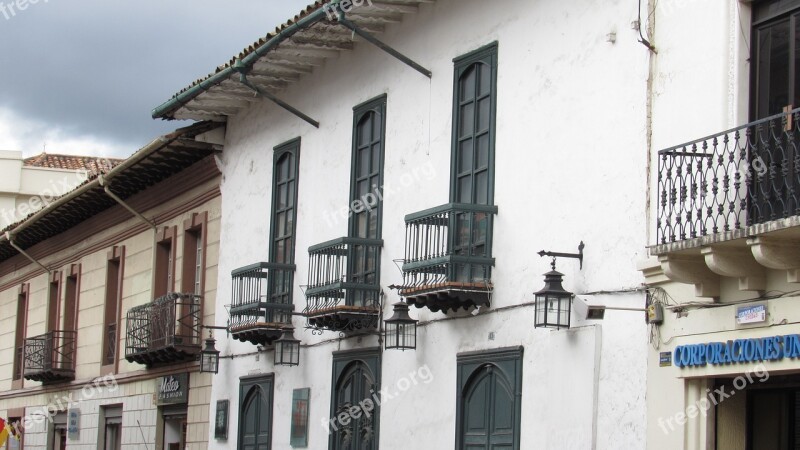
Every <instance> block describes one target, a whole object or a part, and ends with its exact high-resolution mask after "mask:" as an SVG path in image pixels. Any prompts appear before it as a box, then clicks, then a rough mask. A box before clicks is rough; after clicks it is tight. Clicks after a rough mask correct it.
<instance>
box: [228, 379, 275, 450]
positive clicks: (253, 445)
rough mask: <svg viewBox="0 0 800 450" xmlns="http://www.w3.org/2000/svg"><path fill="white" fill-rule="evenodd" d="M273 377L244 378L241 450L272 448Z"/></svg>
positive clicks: (240, 409) (240, 392)
mask: <svg viewBox="0 0 800 450" xmlns="http://www.w3.org/2000/svg"><path fill="white" fill-rule="evenodd" d="M274 382H275V380H274V378H273V376H272V375H269V376H266V377H264V376H259V377H257V378H252V377H244V378H242V379H241V381H240V383H239V439H238V445H237V448H238V449H239V450H250V449H252V450H270V449H271V448H272V393H273V386H274V384H275V383H274Z"/></svg>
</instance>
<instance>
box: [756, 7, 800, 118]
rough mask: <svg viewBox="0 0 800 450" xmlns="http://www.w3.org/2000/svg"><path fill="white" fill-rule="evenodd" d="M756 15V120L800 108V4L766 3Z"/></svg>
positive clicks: (758, 8)
mask: <svg viewBox="0 0 800 450" xmlns="http://www.w3.org/2000/svg"><path fill="white" fill-rule="evenodd" d="M753 12H754V14H753V46H752V52H753V55H752V58H751V61H753V63H754V65H753V76H752V80H753V88H752V95H753V102H752V108H751V114H752V115H753V116H754V117H753V119H754V120H755V119H761V118H764V117H768V116H771V115H774V114H780V113H782V112H783V111H784V110H786V109H792V108H797V107H800V46H798V45H797V44H796V43H797V42H798V39H800V1H786V0H782V1H766V2H761V3H758V4H756V5H755V6H754V11H753Z"/></svg>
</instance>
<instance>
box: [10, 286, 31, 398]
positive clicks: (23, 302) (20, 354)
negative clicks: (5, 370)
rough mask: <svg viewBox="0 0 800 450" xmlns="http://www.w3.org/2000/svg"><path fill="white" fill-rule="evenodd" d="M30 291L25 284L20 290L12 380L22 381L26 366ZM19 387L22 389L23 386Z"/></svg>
mask: <svg viewBox="0 0 800 450" xmlns="http://www.w3.org/2000/svg"><path fill="white" fill-rule="evenodd" d="M28 290H29V285H27V284H25V285H23V286H22V288H20V292H19V295H18V296H17V328H16V330H15V334H14V368H13V370H14V372H13V376H12V379H13V380H14V381H16V380H22V367H23V365H24V351H25V347H24V345H25V334H26V329H27V328H28ZM18 387H20V388H21V387H22V386H21V385H20V386H18Z"/></svg>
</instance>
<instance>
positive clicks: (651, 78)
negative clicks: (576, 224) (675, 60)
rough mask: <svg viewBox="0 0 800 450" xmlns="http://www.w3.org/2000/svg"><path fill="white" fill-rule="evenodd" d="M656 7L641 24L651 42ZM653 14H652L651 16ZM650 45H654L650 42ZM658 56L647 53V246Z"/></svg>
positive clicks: (649, 6)
mask: <svg viewBox="0 0 800 450" xmlns="http://www.w3.org/2000/svg"><path fill="white" fill-rule="evenodd" d="M655 8H656V7H655V5H654V4H653V3H652V1H650V0H648V1H647V17H648V20H647V25H644V24H642V23H641V22H639V29H640V30H641V27H642V26H647V36H648V37H649V38H650V40H651V41H655V40H656V36H655V33H656V14H655ZM651 13H652V14H651ZM648 44H650V45H652V44H651V43H650V42H648ZM657 55H658V53H657V52H655V51H654V50H652V49H651V50H650V51H648V52H647V65H648V67H647V88H646V89H647V92H646V96H647V98H646V100H645V102H646V106H645V108H646V113H645V114H646V116H645V134H646V136H645V139H646V146H645V147H646V151H647V158H646V161H647V163H646V170H647V178H646V182H647V185H646V186H647V187H646V190H645V195H646V197H645V239H646V245H649V243H650V242H651V240H650V239H651V237H652V224H654V223H655V221H654V220H653V221H651V218H653V219H654V217H653V202H652V198H651V196H652V195H653V186H652V184H653V163H654V161H655V160H654V158H653V100H654V93H653V83H654V82H655V76H656V63H657V61H656V56H657Z"/></svg>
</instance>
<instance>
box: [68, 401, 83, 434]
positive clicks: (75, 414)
mask: <svg viewBox="0 0 800 450" xmlns="http://www.w3.org/2000/svg"><path fill="white" fill-rule="evenodd" d="M67 437H68V438H69V439H70V440H73V441H75V440H78V439H80V438H81V410H80V409H77V408H73V409H70V410H69V412H68V413H67Z"/></svg>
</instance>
